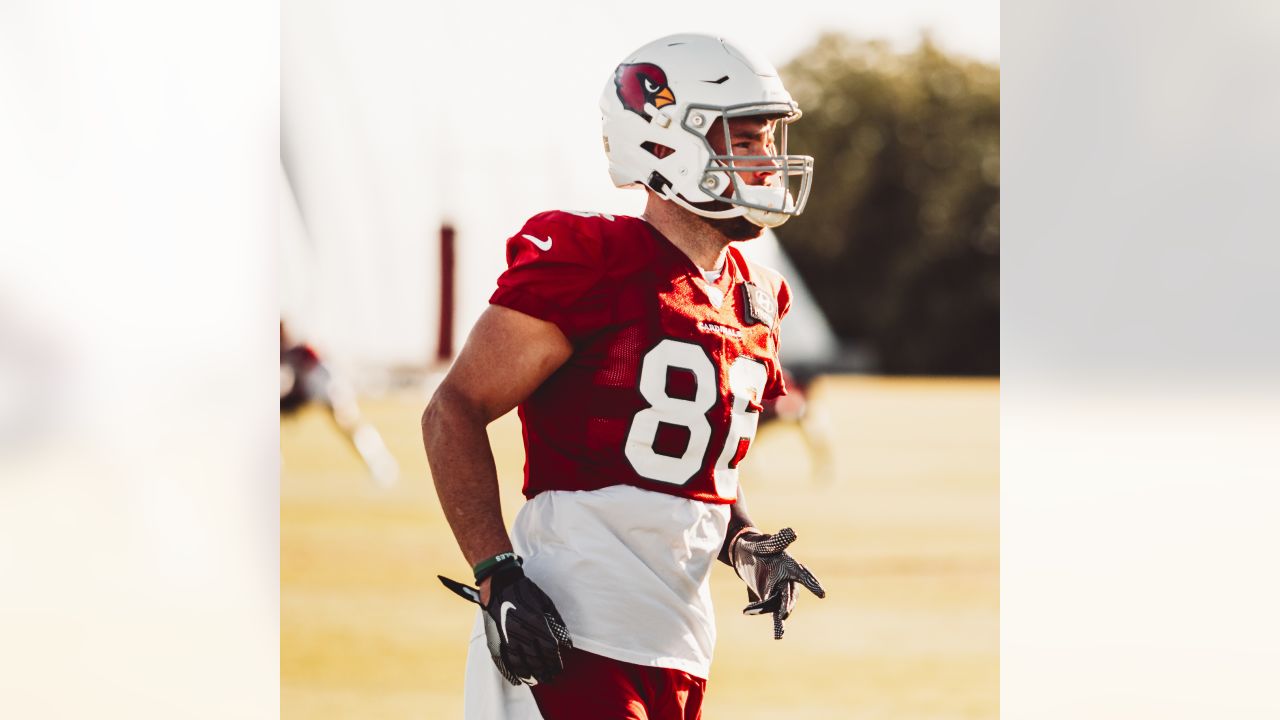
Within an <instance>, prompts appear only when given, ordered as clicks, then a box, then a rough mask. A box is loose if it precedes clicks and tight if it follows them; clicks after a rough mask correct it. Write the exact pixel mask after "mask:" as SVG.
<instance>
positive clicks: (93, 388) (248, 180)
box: [0, 0, 279, 718]
mask: <svg viewBox="0 0 1280 720" xmlns="http://www.w3.org/2000/svg"><path fill="white" fill-rule="evenodd" d="M0 97H3V98H4V100H3V107H4V109H3V110H2V111H0V206H2V207H3V209H2V210H0V349H10V350H12V349H13V348H19V350H18V351H15V352H14V353H11V355H10V356H11V357H12V356H13V355H14V354H18V355H21V356H22V357H25V358H27V359H26V360H23V361H21V362H16V363H10V364H8V365H4V366H3V367H0V376H2V377H0V380H3V381H5V382H6V383H7V387H22V388H35V389H36V390H37V391H38V393H39V395H38V399H37V401H36V402H35V403H33V405H32V408H36V409H39V410H40V413H39V414H41V415H44V416H45V417H43V418H39V419H37V417H36V415H37V413H36V412H35V410H31V411H29V412H28V411H27V410H22V411H20V413H19V414H18V415H17V417H18V418H19V419H20V420H21V419H25V420H28V421H29V422H20V423H18V425H20V426H23V427H25V428H29V429H30V433H29V434H28V435H27V436H25V437H23V439H22V441H21V442H9V443H3V439H0V535H3V539H2V540H0V587H3V588H4V590H3V598H4V599H3V600H2V601H0V605H3V610H0V637H3V638H5V640H4V642H3V643H0V716H4V717H15V718H17V717H50V718H55V717H56V718H70V717H95V718H117V717H120V718H151V717H155V718H178V717H182V718H265V717H274V716H275V715H277V713H278V710H279V685H278V667H279V614H278V613H279V609H278V608H279V593H278V587H279V586H278V574H279V572H278V567H279V565H278V558H279V555H278V548H279V544H278V542H279V541H278V493H277V487H278V484H277V477H278V448H279V444H278V427H279V426H278V422H277V406H276V401H275V400H274V399H273V396H272V391H273V389H274V388H275V387H276V386H277V385H278V370H277V367H276V365H277V357H276V349H275V348H276V332H277V331H276V314H277V311H278V304H277V298H276V267H275V252H276V223H277V213H276V173H277V172H278V165H279V160H278V154H279V146H278V125H279V121H278V112H279V6H278V5H277V4H276V3H274V2H271V1H270V0H267V1H266V2H263V1H261V0H253V1H249V0H230V2H218V3H200V4H195V3H173V2H165V1H162V0H123V1H122V2H113V3H95V2H84V1H79V2H77V1H74V0H73V2H71V3H46V2H40V1H39V0H9V1H7V2H5V3H3V4H0ZM22 413H27V414H26V415H23V414H22ZM37 420H39V421H38V422H37Z"/></svg>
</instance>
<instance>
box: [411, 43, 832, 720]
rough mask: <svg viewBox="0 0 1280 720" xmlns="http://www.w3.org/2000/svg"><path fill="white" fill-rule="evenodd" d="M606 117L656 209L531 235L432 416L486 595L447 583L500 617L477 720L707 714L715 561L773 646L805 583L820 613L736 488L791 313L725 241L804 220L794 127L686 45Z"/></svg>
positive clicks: (777, 541) (629, 88)
mask: <svg viewBox="0 0 1280 720" xmlns="http://www.w3.org/2000/svg"><path fill="white" fill-rule="evenodd" d="M601 111H602V113H603V130H604V148H605V152H606V154H607V156H608V159H609V171H610V174H611V175H612V178H613V181H614V183H615V184H616V185H618V186H619V187H626V186H639V187H643V188H644V189H645V191H646V193H647V196H648V200H647V204H646V205H645V209H644V214H643V215H642V216H641V217H638V218H637V217H624V216H620V215H605V214H600V213H590V212H547V213H543V214H541V215H537V216H535V217H533V218H532V219H530V220H529V221H528V222H527V223H526V224H525V226H524V227H523V228H521V229H520V230H519V231H518V232H516V233H515V234H514V235H513V236H512V237H511V238H510V239H509V240H508V241H507V265H508V267H507V270H506V271H505V272H504V273H503V274H502V276H501V277H499V278H498V283H497V284H498V287H497V290H496V291H495V292H494V293H493V296H492V298H491V299H490V306H489V308H488V309H487V310H486V311H485V312H484V314H483V315H482V316H481V318H480V319H479V321H478V322H477V323H476V325H475V327H474V328H473V329H472V331H471V334H470V336H469V338H468V339H467V342H466V345H465V347H464V348H463V350H462V352H461V353H460V354H459V356H458V359H457V361H456V362H455V363H454V365H453V367H452V368H451V369H450V371H449V373H448V375H447V377H446V378H445V379H444V381H443V382H442V384H441V385H440V387H439V388H438V389H437V391H436V393H435V395H434V396H433V398H432V400H431V402H430V403H429V405H428V407H427V409H426V412H425V413H424V414H423V418H422V428H423V442H424V444H425V446H426V451H427V456H428V459H429V461H430V465H431V473H432V476H433V477H434V479H435V484H436V489H437V492H438V494H439V497H440V502H441V505H442V507H443V509H444V513H445V516H446V518H447V519H448V521H449V524H450V527H451V528H452V530H453V533H454V535H455V537H456V538H457V541H458V544H459V546H460V548H461V549H462V553H463V555H464V556H465V557H466V559H467V562H469V563H470V564H471V565H472V566H473V571H474V576H475V586H474V587H472V586H470V585H466V584H463V583H459V582H456V581H452V580H448V579H446V578H441V580H442V581H444V582H445V584H446V586H448V587H450V588H451V589H452V590H454V591H455V592H457V593H458V594H460V595H462V596H463V597H465V598H467V599H469V600H471V601H473V602H475V603H477V604H478V605H480V612H479V613H478V615H477V621H476V627H475V631H474V632H473V635H472V638H473V639H472V644H471V649H470V654H469V657H468V668H467V688H466V696H465V706H466V716H467V717H468V718H479V717H486V718H490V717H501V718H513V717H545V718H550V719H552V720H557V719H561V718H609V719H616V718H695V717H698V716H699V714H700V707H701V703H702V697H703V690H704V688H705V684H706V677H707V675H708V670H709V667H710V663H711V655H712V649H713V646H714V644H715V634H716V630H715V624H714V616H713V614H712V607H711V595H710V591H709V588H708V577H709V575H710V572H711V564H712V562H714V561H715V560H716V559H719V560H720V561H721V562H724V563H726V564H728V565H730V566H732V567H733V568H734V570H735V571H736V572H737V574H738V576H739V577H741V578H742V579H743V581H745V583H746V585H747V595H748V600H749V604H748V605H747V606H746V608H745V610H744V611H745V612H747V613H750V614H767V615H770V616H771V617H772V619H773V628H772V630H773V636H774V637H775V638H781V637H782V635H783V621H784V620H786V618H787V617H788V615H789V614H790V613H791V612H792V610H793V608H794V606H795V602H796V597H797V594H798V590H797V585H803V586H804V587H806V588H808V589H809V590H810V591H812V592H813V593H814V594H815V595H817V596H818V597H823V596H824V594H825V593H824V591H823V589H822V586H821V585H820V584H819V583H818V581H817V579H815V578H814V576H813V575H812V574H811V573H810V572H809V571H808V570H807V569H805V567H804V566H803V565H801V564H799V563H798V562H796V561H795V560H794V559H793V558H792V557H791V555H790V554H788V552H787V547H788V545H789V544H790V543H791V542H793V541H794V540H795V537H796V536H795V533H794V532H792V531H791V529H790V528H784V529H782V530H780V531H778V532H777V533H773V534H769V533H765V532H763V531H761V530H759V529H757V528H756V527H755V526H754V524H753V523H752V521H751V518H750V516H749V514H748V513H747V508H746V505H745V503H744V499H743V492H742V489H741V488H740V487H739V486H738V467H739V464H740V463H741V462H742V461H743V458H744V457H745V456H746V455H747V453H748V450H749V448H750V446H751V442H752V439H753V438H754V437H755V432H756V426H757V423H758V421H759V416H760V409H761V402H762V401H764V400H766V399H771V398H776V397H778V396H780V395H782V394H784V393H785V392H786V388H785V382H784V380H783V375H782V369H781V367H780V366H779V364H778V342H779V323H780V321H781V320H782V318H783V316H784V315H786V313H787V310H788V307H789V304H790V293H789V291H788V289H787V284H786V282H785V281H784V280H783V279H782V278H781V277H779V276H778V275H777V274H776V273H774V272H773V271H771V270H769V269H768V268H765V267H761V266H758V265H755V264H753V263H750V262H747V261H746V260H745V259H744V258H743V256H742V255H741V254H740V253H739V251H738V250H737V249H736V248H734V247H733V246H732V245H731V244H730V243H731V242H732V241H736V240H750V239H752V238H755V237H758V236H759V235H760V234H761V233H762V232H763V228H765V227H774V226H777V225H780V224H781V223H783V222H785V221H786V220H787V219H789V218H790V217H791V216H793V215H798V214H799V213H800V212H801V211H802V210H803V208H804V204H805V199H806V197H807V195H808V191H809V181H810V177H811V174H812V168H813V159H812V158H810V157H806V156H801V155H790V154H788V153H787V147H786V135H787V126H788V125H789V124H790V123H791V122H793V121H795V120H796V119H797V118H799V117H800V110H799V108H798V107H797V106H796V103H795V102H794V101H793V100H792V98H791V96H790V95H789V94H788V93H787V91H786V89H785V88H783V85H782V82H781V80H780V79H779V78H778V74H777V71H776V70H775V69H774V68H773V67H772V66H771V65H770V64H769V63H767V62H765V61H764V60H762V59H760V58H758V57H756V56H754V55H751V54H750V53H748V52H746V51H744V50H743V49H742V48H740V47H738V46H736V45H734V44H731V43H729V42H727V41H725V40H723V39H721V38H717V37H714V36H708V35H673V36H670V37H665V38H661V39H659V40H656V41H654V42H652V43H649V44H647V45H645V46H644V47H642V48H640V49H639V50H637V51H635V52H634V53H632V54H631V55H630V56H629V57H627V59H626V60H624V61H623V62H622V63H621V64H620V65H618V67H617V69H616V71H615V72H614V73H613V75H612V76H611V77H610V78H609V79H608V81H607V83H606V85H605V88H604V93H603V95H602V97H601ZM513 407H518V408H519V415H520V420H521V422H522V424H523V432H524V447H525V454H526V462H525V477H524V495H525V497H526V498H527V502H526V503H525V504H524V506H523V507H522V508H521V510H520V512H519V513H518V514H517V516H516V518H515V522H514V524H513V526H512V528H511V532H510V534H508V532H507V529H506V528H505V526H504V524H503V519H502V516H501V509H500V506H499V500H498V487H497V480H496V474H495V469H494V461H493V454H492V450H491V448H490V445H489V440H488V436H487V435H486V431H485V427H486V425H487V424H488V423H490V422H491V421H493V420H494V419H496V418H498V417H500V416H502V415H503V414H505V413H506V412H507V411H509V410H510V409H511V408H513ZM526 688H527V689H526Z"/></svg>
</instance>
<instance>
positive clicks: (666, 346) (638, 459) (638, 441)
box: [624, 338, 768, 497]
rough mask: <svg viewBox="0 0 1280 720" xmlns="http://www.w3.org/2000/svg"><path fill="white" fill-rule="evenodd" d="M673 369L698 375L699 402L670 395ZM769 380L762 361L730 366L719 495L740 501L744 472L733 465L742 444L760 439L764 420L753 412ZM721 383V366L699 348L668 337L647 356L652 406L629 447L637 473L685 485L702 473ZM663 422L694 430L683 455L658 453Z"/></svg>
mask: <svg viewBox="0 0 1280 720" xmlns="http://www.w3.org/2000/svg"><path fill="white" fill-rule="evenodd" d="M671 368H680V369H682V370H688V371H689V372H691V373H693V378H694V397H693V399H687V398H675V397H671V396H670V395H668V394H667V374H668V372H669V370H670V369H671ZM767 380H768V371H767V370H766V368H765V366H764V364H763V363H761V362H760V361H758V360H753V359H751V358H748V357H739V358H737V359H736V360H734V361H733V364H732V365H730V366H729V389H730V391H731V392H732V403H733V407H732V415H731V418H732V419H731V421H730V425H729V433H728V437H727V439H726V442H725V443H724V446H723V449H722V450H721V452H720V453H719V456H718V458H717V460H716V465H715V468H714V473H715V482H716V493H717V494H719V495H720V496H722V497H734V496H736V495H737V493H738V470H737V468H736V467H730V466H729V464H730V463H731V462H732V461H733V459H734V457H735V456H736V455H737V454H738V448H739V447H740V446H741V444H742V443H743V442H744V441H745V442H746V443H748V444H750V442H751V441H752V440H753V439H754V438H755V435H756V424H757V422H758V421H759V417H760V416H759V413H758V412H753V411H752V410H751V401H753V400H758V399H759V398H760V397H761V396H762V395H763V394H764V386H765V383H766V382H767ZM719 385H720V384H719V383H718V382H717V378H716V367H715V364H714V363H713V362H712V361H711V358H710V357H709V356H708V355H707V353H706V351H705V350H703V349H702V347H701V346H699V345H695V344H694V343H690V342H684V341H681V340H672V339H670V338H668V339H666V340H663V341H662V342H660V343H658V344H657V345H656V346H654V348H653V349H652V350H650V351H649V352H647V353H645V356H644V359H643V360H642V361H641V363H640V394H641V395H642V396H643V397H644V399H645V401H646V402H648V403H649V407H648V408H645V409H644V410H641V411H640V412H638V413H636V416H635V418H634V419H633V420H632V421H631V430H630V431H629V432H628V433H627V442H626V447H625V449H624V454H625V455H626V457H627V460H628V461H629V462H630V463H631V467H633V468H635V471H636V473H637V474H639V475H640V476H642V477H645V478H648V479H650V480H656V481H658V482H664V483H671V484H672V485H683V484H685V483H687V482H689V480H691V479H692V478H693V476H694V475H696V474H697V472H698V470H700V469H701V468H702V465H703V462H704V461H705V459H706V455H707V448H708V446H709V445H710V443H711V421H710V420H708V419H707V413H708V412H709V411H710V410H711V409H712V408H713V407H715V405H716V403H717V401H718V400H719V399H720V398H719V397H718V395H719ZM660 423H666V424H668V425H675V426H678V427H682V428H685V429H687V430H688V431H689V441H688V443H687V444H686V445H685V449H684V452H683V453H682V454H681V455H680V456H679V457H675V456H671V455H665V454H662V453H659V452H657V451H655V450H654V449H653V444H654V441H655V440H657V437H658V427H659V424H660Z"/></svg>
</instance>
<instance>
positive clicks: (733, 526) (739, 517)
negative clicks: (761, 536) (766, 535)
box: [719, 484, 759, 567]
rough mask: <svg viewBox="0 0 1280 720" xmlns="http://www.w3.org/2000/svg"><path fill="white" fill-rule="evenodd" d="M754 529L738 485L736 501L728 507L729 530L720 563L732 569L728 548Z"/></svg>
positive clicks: (740, 487) (744, 498) (745, 498)
mask: <svg viewBox="0 0 1280 720" xmlns="http://www.w3.org/2000/svg"><path fill="white" fill-rule="evenodd" d="M752 530H755V531H756V532H759V530H757V529H756V526H755V523H753V522H751V514H750V513H749V512H748V511H747V496H746V495H745V494H744V493H743V492H742V485H741V484H739V485H738V500H737V501H736V502H734V503H733V504H732V505H730V506H729V530H728V532H726V533H725V536H724V545H723V546H722V547H721V548H720V556H719V558H720V562H722V563H724V564H725V565H728V566H729V567H733V560H732V559H730V557H729V548H730V546H732V545H733V541H734V540H736V539H738V535H740V534H742V533H743V532H744V531H752Z"/></svg>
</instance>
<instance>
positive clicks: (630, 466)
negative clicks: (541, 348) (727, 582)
mask: <svg viewBox="0 0 1280 720" xmlns="http://www.w3.org/2000/svg"><path fill="white" fill-rule="evenodd" d="M726 255H727V256H726V259H725V264H724V268H723V271H722V272H721V274H720V277H719V278H718V279H717V280H716V281H715V282H712V283H709V282H707V281H706V280H705V279H704V277H703V275H702V271H701V270H700V269H699V268H698V267H697V266H696V265H695V264H694V263H693V261H692V260H690V259H689V258H688V257H687V256H686V255H685V254H684V253H683V252H681V251H680V250H679V249H678V248H676V247H675V246H674V245H672V244H671V242H670V241H669V240H667V239H666V238H665V237H663V236H662V234H661V233H659V232H658V231H657V230H655V229H654V228H653V227H652V226H650V225H649V224H648V223H647V222H645V221H644V220H642V219H639V218H633V217H626V216H610V215H599V214H592V213H568V212H558V211H553V212H547V213H542V214H540V215H536V216H534V217H533V218H531V219H530V220H529V221H528V222H527V223H526V224H525V226H524V227H523V228H522V229H521V230H520V232H518V233H516V234H515V235H513V236H512V237H511V238H510V239H509V240H508V241H507V264H508V268H507V270H506V271H505V272H504V273H503V274H502V276H501V277H500V278H499V279H498V288H497V290H496V291H495V292H494V293H493V296H492V297H491V298H490V302H491V303H493V304H496V305H502V306H505V307H508V308H511V309H514V310H517V311H519V312H522V313H525V314H527V315H531V316H533V317H536V318H539V319H542V320H546V321H548V322H551V323H554V324H555V325H556V326H557V327H559V329H560V330H561V331H562V332H563V333H564V335H565V337H566V338H568V339H569V341H570V342H571V343H572V345H573V349H574V352H573V355H572V356H571V357H570V359H569V360H568V361H567V362H566V363H565V364H564V365H563V366H562V367H560V368H559V369H558V370H557V371H556V372H555V373H553V374H552V375H551V377H549V378H548V379H547V380H546V382H544V383H543V384H542V385H541V386H540V387H539V388H538V389H537V390H536V391H535V392H534V393H533V394H532V395H531V396H530V397H529V398H527V399H526V400H525V401H524V402H523V403H521V404H520V406H519V413H520V418H521V421H522V425H523V433H524V445H525V454H526V455H525V457H526V462H525V482H524V494H525V496H526V497H529V498H532V497H534V496H535V495H537V494H538V493H540V492H544V491H546V490H595V489H599V488H602V487H607V486H610V485H615V484H627V485H634V486H636V487H640V488H644V489H646V490H651V491H654V492H661V493H667V494H672V495H678V496H681V497H687V498H692V499H696V500H701V501H703V502H711V503H731V502H733V501H734V499H735V498H736V496H737V471H736V467H737V464H738V463H739V462H741V460H742V458H743V457H744V456H745V455H746V452H747V450H748V448H749V446H750V442H751V439H752V438H753V437H754V432H755V425H756V421H757V420H758V410H759V408H760V402H761V401H762V400H765V399H770V398H774V397H777V396H779V395H782V394H784V393H785V392H786V386H785V382H784V380H783V376H782V369H781V365H780V364H779V362H778V342H779V333H778V326H779V321H780V320H781V318H782V317H783V316H784V315H785V314H786V312H787V309H788V308H789V306H790V290H789V289H788V287H787V285H786V282H785V281H783V280H782V278H781V277H779V276H778V275H777V274H776V273H774V272H773V271H772V270H769V269H768V268H764V267H761V266H758V265H755V264H752V263H749V262H748V261H747V260H746V259H745V258H744V257H743V256H742V254H741V253H740V252H739V251H738V250H737V249H736V248H734V247H732V246H730V247H729V250H728V252H727V254H726ZM747 283H750V284H752V285H754V286H755V287H757V288H759V289H761V290H762V291H763V292H765V293H767V296H768V297H769V298H771V299H772V301H771V302H772V303H775V304H776V311H773V312H771V313H764V315H766V320H765V321H761V320H758V319H755V320H753V318H752V316H751V315H750V314H749V308H748V306H749V304H750V301H749V300H748V298H747V293H745V292H743V290H744V288H743V287H742V286H743V285H744V284H747ZM757 309H758V308H757ZM769 315H771V317H768V316H769ZM646 411H647V412H646Z"/></svg>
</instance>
